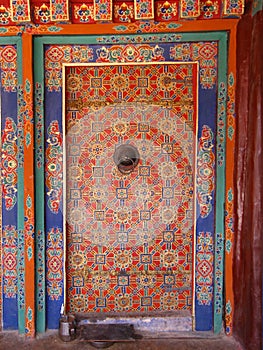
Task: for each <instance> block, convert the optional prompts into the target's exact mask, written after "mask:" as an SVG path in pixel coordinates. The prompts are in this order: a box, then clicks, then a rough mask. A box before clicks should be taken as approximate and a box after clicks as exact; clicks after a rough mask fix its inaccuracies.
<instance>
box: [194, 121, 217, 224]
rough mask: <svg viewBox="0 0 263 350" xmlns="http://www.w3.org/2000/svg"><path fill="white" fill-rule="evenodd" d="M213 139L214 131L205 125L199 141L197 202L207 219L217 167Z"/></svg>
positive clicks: (201, 213)
mask: <svg viewBox="0 0 263 350" xmlns="http://www.w3.org/2000/svg"><path fill="white" fill-rule="evenodd" d="M213 137H214V136H213V132H212V130H211V129H210V128H209V127H208V126H207V125H204V126H203V128H202V134H201V137H200V139H199V146H198V158H197V180H196V182H197V201H198V203H199V206H200V216H201V217H202V218H205V217H207V216H208V215H209V214H210V212H211V210H212V199H213V196H212V193H213V191H214V165H215V155H214V153H213V147H214V145H213Z"/></svg>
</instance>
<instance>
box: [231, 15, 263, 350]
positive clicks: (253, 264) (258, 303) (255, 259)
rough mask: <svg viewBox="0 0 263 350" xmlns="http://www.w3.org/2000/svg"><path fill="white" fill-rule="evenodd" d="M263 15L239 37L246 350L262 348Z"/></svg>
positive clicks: (237, 323)
mask: <svg viewBox="0 0 263 350" xmlns="http://www.w3.org/2000/svg"><path fill="white" fill-rule="evenodd" d="M262 33H263V12H262V11H261V12H258V13H257V14H256V15H255V16H254V17H251V15H245V16H244V17H243V18H242V20H241V21H240V22H239V25H238V31H237V101H236V102H237V133H238V137H237V143H236V152H237V157H236V174H235V176H236V186H237V188H236V190H237V198H236V199H237V200H236V223H235V225H236V233H237V239H236V245H235V255H234V256H235V258H234V259H235V264H234V286H235V288H234V290H235V315H234V334H235V335H236V336H237V337H238V338H239V340H240V341H241V342H242V343H243V345H244V347H245V349H246V350H259V349H261V347H262V257H263V244H262V241H263V201H262V199H263V113H262V97H263V42H262Z"/></svg>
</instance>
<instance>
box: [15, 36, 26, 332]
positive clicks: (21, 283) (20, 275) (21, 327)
mask: <svg viewBox="0 0 263 350" xmlns="http://www.w3.org/2000/svg"><path fill="white" fill-rule="evenodd" d="M14 43H16V46H17V76H18V91H17V124H18V125H17V127H18V135H19V136H18V143H20V147H21V148H20V147H18V152H20V153H19V154H18V158H19V159H18V170H17V177H18V180H17V197H18V198H17V234H18V251H17V269H18V270H17V290H18V296H17V304H18V305H17V307H18V331H19V333H21V334H24V333H25V252H24V246H25V239H24V216H25V211H24V161H23V159H24V145H23V142H24V128H23V125H24V121H23V120H22V119H21V120H19V118H20V115H21V113H20V105H21V102H22V101H21V99H23V89H22V83H23V78H22V74H23V73H22V72H23V67H22V40H21V38H17V37H15V38H14Z"/></svg>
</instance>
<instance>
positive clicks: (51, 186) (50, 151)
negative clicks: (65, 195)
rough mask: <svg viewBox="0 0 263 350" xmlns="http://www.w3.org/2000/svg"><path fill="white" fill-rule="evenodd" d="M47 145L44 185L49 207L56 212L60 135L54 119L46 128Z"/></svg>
mask: <svg viewBox="0 0 263 350" xmlns="http://www.w3.org/2000/svg"><path fill="white" fill-rule="evenodd" d="M47 143H48V147H47V150H46V160H47V161H46V186H47V189H48V192H47V195H48V206H49V209H50V210H51V211H52V212H53V213H54V214H57V213H58V211H59V208H60V204H61V200H62V178H63V170H62V168H63V165H62V135H61V133H60V130H59V124H58V121H56V120H54V121H52V122H51V123H50V126H49V128H48V140H47Z"/></svg>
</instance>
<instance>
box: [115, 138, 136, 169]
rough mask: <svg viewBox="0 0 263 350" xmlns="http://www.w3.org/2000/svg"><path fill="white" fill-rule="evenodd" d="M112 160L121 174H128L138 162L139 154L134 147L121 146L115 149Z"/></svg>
mask: <svg viewBox="0 0 263 350" xmlns="http://www.w3.org/2000/svg"><path fill="white" fill-rule="evenodd" d="M113 160H114V162H115V164H116V165H117V167H118V169H119V171H120V172H121V173H122V174H130V173H131V172H132V171H133V170H134V169H135V167H136V166H137V164H138V163H139V160H140V154H139V152H138V150H137V148H136V147H134V146H132V145H129V144H123V145H120V146H118V147H117V148H116V150H115V152H114V155H113Z"/></svg>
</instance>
